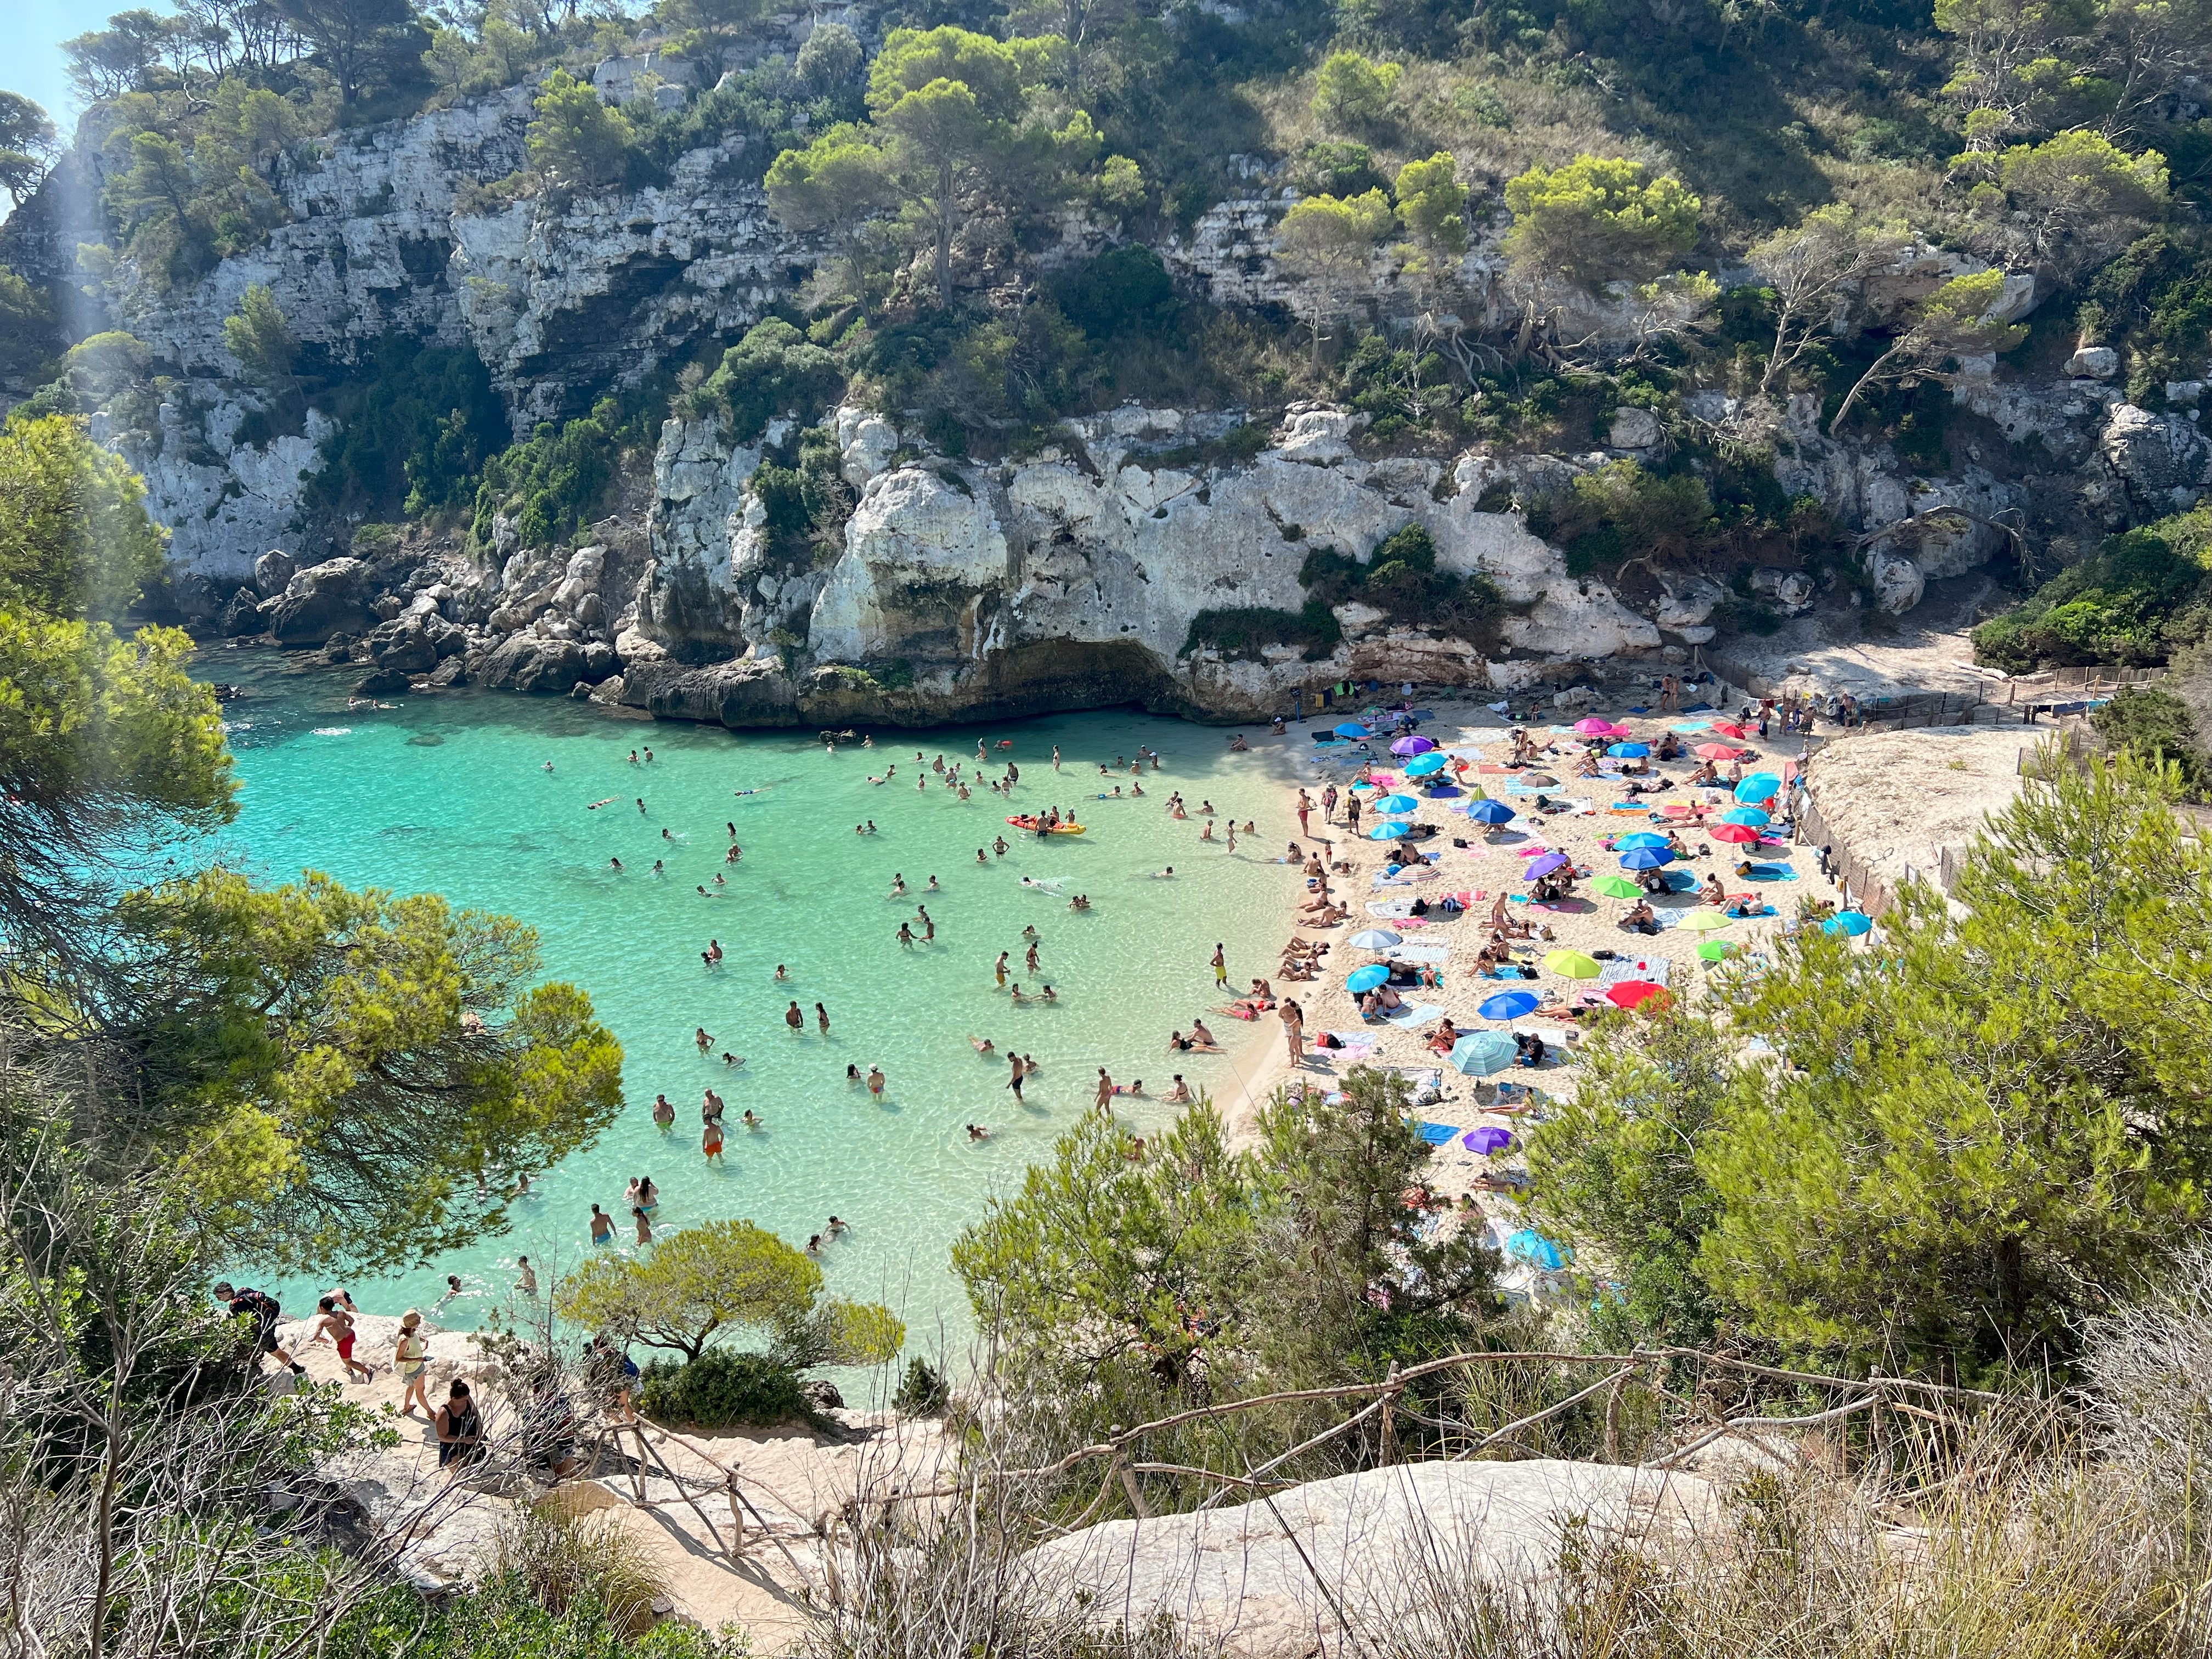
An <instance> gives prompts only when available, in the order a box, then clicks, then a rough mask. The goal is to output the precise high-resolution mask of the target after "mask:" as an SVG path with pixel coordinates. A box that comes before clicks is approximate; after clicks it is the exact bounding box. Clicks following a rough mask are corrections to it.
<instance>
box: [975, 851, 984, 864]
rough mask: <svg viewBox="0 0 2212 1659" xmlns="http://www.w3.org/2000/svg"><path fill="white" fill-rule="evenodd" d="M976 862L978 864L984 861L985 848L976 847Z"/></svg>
mask: <svg viewBox="0 0 2212 1659" xmlns="http://www.w3.org/2000/svg"><path fill="white" fill-rule="evenodd" d="M975 862H976V863H978V864H981V863H982V862H983V849H982V848H980V847H979V848H976V849H975Z"/></svg>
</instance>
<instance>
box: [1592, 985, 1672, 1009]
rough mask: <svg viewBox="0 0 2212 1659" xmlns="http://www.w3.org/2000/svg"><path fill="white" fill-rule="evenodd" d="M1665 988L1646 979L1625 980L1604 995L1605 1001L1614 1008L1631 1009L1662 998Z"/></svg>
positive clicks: (1665, 991)
mask: <svg viewBox="0 0 2212 1659" xmlns="http://www.w3.org/2000/svg"><path fill="white" fill-rule="evenodd" d="M1666 994H1667V987H1665V986H1663V985H1654V984H1653V983H1652V982H1651V981H1650V980H1648V979H1625V980H1623V981H1620V984H1618V985H1616V986H1613V987H1612V988H1610V989H1609V990H1607V992H1606V994H1605V1000H1607V1002H1609V1003H1611V1004H1612V1005H1613V1006H1614V1007H1616V1008H1633V1007H1635V1006H1637V1005H1638V1003H1642V1002H1647V1001H1649V1000H1650V999H1651V998H1653V997H1663V996H1665V995H1666Z"/></svg>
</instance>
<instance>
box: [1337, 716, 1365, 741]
mask: <svg viewBox="0 0 2212 1659" xmlns="http://www.w3.org/2000/svg"><path fill="white" fill-rule="evenodd" d="M1336 735H1337V736H1338V737H1340V738H1364V737H1365V736H1366V735H1367V728H1366V727H1365V726H1361V725H1359V724H1358V722H1357V721H1353V720H1346V722H1345V723H1344V724H1343V725H1342V726H1338V727H1337V728H1336Z"/></svg>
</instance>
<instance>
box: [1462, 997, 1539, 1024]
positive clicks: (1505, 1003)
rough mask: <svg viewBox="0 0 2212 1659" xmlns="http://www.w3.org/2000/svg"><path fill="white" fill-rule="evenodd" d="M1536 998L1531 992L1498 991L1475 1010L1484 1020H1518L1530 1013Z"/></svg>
mask: <svg viewBox="0 0 2212 1659" xmlns="http://www.w3.org/2000/svg"><path fill="white" fill-rule="evenodd" d="M1536 1002H1537V997H1536V994H1535V993H1534V992H1533V991H1500V992H1499V993H1498V994H1497V995H1496V996H1494V997H1492V998H1490V999H1489V1000H1487V1001H1486V1002H1485V1003H1483V1004H1482V1006H1480V1007H1479V1008H1477V1009H1476V1010H1475V1012H1477V1013H1479V1014H1480V1015H1481V1016H1482V1017H1483V1018H1485V1019H1518V1018H1521V1016H1522V1015H1523V1014H1526V1013H1532V1012H1534V1010H1535V1007H1536Z"/></svg>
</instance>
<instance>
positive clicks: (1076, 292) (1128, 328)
mask: <svg viewBox="0 0 2212 1659" xmlns="http://www.w3.org/2000/svg"><path fill="white" fill-rule="evenodd" d="M1054 292H1055V297H1057V299H1058V300H1059V301H1060V309H1061V310H1062V311H1064V312H1065V313H1067V318H1068V320H1069V321H1070V322H1072V323H1073V324H1074V325H1076V326H1077V327H1078V328H1079V329H1081V330H1082V331H1084V333H1085V334H1086V335H1088V336H1090V337H1091V338H1092V339H1094V340H1110V339H1116V338H1119V337H1121V336H1124V335H1128V334H1158V333H1161V332H1164V331H1166V330H1168V329H1170V328H1172V327H1173V326H1174V325H1175V321H1176V315H1177V314H1178V313H1180V311H1181V310H1182V306H1181V304H1180V303H1179V302H1178V301H1177V300H1176V293H1175V284H1174V283H1172V282H1170V280H1169V279H1168V270H1167V267H1166V266H1165V265H1164V264H1161V263H1160V256H1159V255H1158V254H1157V253H1155V252H1152V249H1150V248H1148V247H1146V246H1144V245H1143V244H1142V243H1133V244H1131V245H1130V246H1127V247H1109V248H1108V249H1107V250H1106V251H1105V252H1103V253H1101V254H1100V255H1099V256H1098V257H1097V258H1095V259H1093V260H1091V262H1090V263H1089V264H1084V265H1078V266H1077V267H1076V268H1075V269H1074V270H1072V271H1070V272H1069V273H1068V274H1067V275H1066V276H1064V277H1062V278H1061V279H1060V282H1059V283H1058V284H1057V285H1056V287H1055V290H1054Z"/></svg>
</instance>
